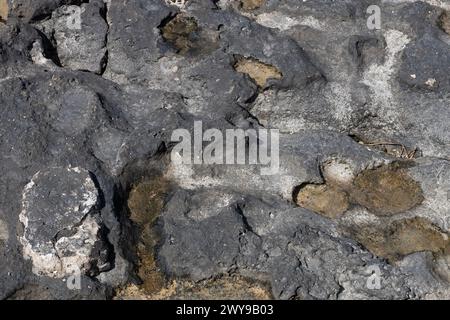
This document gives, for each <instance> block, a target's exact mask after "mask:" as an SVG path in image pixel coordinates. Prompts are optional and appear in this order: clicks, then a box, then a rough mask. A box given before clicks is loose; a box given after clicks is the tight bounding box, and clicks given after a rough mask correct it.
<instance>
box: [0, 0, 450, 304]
mask: <svg viewBox="0 0 450 320" xmlns="http://www.w3.org/2000/svg"><path fill="white" fill-rule="evenodd" d="M5 4H6V2H5V1H0V16H1V17H2V18H3V20H5V17H6V16H7V21H2V22H0V108H1V112H0V124H1V125H0V298H1V299H110V298H114V297H116V298H118V299H127V298H143V299H181V298H195V299H201V298H227V299H228V298H244V299H247V298H248V299H251V298H274V299H449V298H450V289H449V287H450V286H449V281H450V280H449V261H448V260H449V242H448V241H449V240H448V235H449V232H450V193H449V192H450V191H449V190H450V162H449V161H450V157H449V154H450V130H448V129H449V126H448V124H449V123H450V108H449V101H450V96H449V93H450V76H449V75H450V69H449V68H450V60H449V57H450V55H449V54H448V53H449V52H450V37H449V31H448V29H449V28H448V12H449V10H450V5H449V4H448V1H442V0H427V1H415V0H370V1H369V0H367V1H366V0H362V1H361V0H358V1H357V0H345V1H329V0H316V1H298V0H284V1H273V0H270V1H269V0H267V1H259V0H221V1H213V0H188V1H180V0H173V1H172V0H134V1H109V0H108V1H107V0H105V1H103V0H91V1H78V0H40V1H34V0H9V1H8V6H5ZM374 4H375V5H379V6H380V8H381V12H382V27H381V29H380V30H369V29H368V28H367V17H368V16H367V12H366V10H367V7H368V6H369V5H374ZM68 9H70V11H67V10H68ZM77 12H81V24H80V27H81V29H76V28H75V29H74V28H72V27H73V26H74V19H75V18H76V17H77V15H76V13H77ZM68 22H69V24H68ZM194 121H202V125H203V129H204V130H206V129H211V128H214V129H218V130H220V131H222V130H226V129H236V128H240V129H245V130H247V129H255V130H259V129H265V128H267V129H278V130H279V131H280V143H279V156H280V157H279V160H280V162H279V171H278V172H276V173H275V174H273V175H262V174H261V172H262V171H261V170H262V169H264V168H267V166H264V165H201V164H182V163H179V162H177V161H172V160H176V158H172V157H171V150H172V148H173V147H174V145H175V143H174V142H173V141H171V135H172V132H173V131H174V130H175V129H180V128H184V129H186V130H188V131H189V132H190V133H193V131H194ZM302 191H303V193H302ZM305 192H306V193H308V194H305ZM296 202H298V203H296ZM298 204H300V206H299V205H298ZM69 264H75V265H76V266H77V267H78V268H79V269H80V271H81V274H80V275H79V280H80V283H81V288H80V289H75V290H73V288H72V289H71V288H70V286H68V283H69V278H70V276H71V275H72V273H71V272H70V270H69V268H68V265H69ZM374 270H377V273H378V275H377V274H375V275H376V276H378V277H379V278H380V279H379V280H380V282H379V284H380V286H379V287H377V288H375V289H374V288H373V286H371V283H372V282H371V281H373V280H374V278H373V276H374ZM378 271H379V272H378Z"/></svg>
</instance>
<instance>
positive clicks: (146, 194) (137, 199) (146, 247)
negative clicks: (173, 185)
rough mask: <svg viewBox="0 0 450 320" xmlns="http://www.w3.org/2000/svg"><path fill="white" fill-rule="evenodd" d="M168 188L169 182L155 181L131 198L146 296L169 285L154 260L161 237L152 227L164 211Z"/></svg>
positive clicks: (143, 185)
mask: <svg viewBox="0 0 450 320" xmlns="http://www.w3.org/2000/svg"><path fill="white" fill-rule="evenodd" d="M168 188H169V183H168V181H167V180H165V179H163V178H161V177H156V178H154V179H152V180H149V181H144V182H141V183H139V184H137V185H136V186H134V187H133V188H132V190H131V191H130V194H129V198H128V209H129V211H130V219H131V221H133V222H134V223H135V225H136V226H137V227H138V229H139V235H140V236H139V243H138V245H137V255H138V259H139V261H138V270H137V273H138V276H139V277H140V278H141V280H142V285H141V286H140V288H141V289H142V290H143V291H144V292H145V293H146V294H154V293H156V292H158V291H159V290H161V289H162V288H163V287H164V286H165V284H166V280H165V277H164V275H163V274H162V272H161V270H160V269H159V267H158V265H157V263H156V259H155V247H156V245H157V243H158V241H159V236H158V234H157V232H156V231H155V230H154V228H153V226H154V223H155V222H156V220H157V218H158V217H159V215H160V214H161V211H162V209H163V206H164V197H165V195H166V193H167V190H168Z"/></svg>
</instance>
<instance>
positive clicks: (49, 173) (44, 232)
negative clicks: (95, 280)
mask: <svg viewBox="0 0 450 320" xmlns="http://www.w3.org/2000/svg"><path fill="white" fill-rule="evenodd" d="M98 192H99V191H98V189H97V187H96V186H95V183H94V181H93V180H92V178H91V176H90V174H89V173H88V172H87V171H85V170H84V169H81V168H78V167H75V168H51V169H48V170H45V171H40V172H38V173H36V174H35V175H34V176H33V179H32V180H31V182H30V183H28V184H27V185H26V186H25V188H24V191H23V200H22V212H21V214H20V222H21V223H22V224H23V226H24V230H23V235H22V236H21V238H20V241H21V243H22V245H23V252H24V256H25V258H27V259H31V261H32V263H33V272H35V273H36V274H42V275H47V276H49V277H64V276H66V275H70V274H72V272H73V271H74V270H77V269H78V270H80V272H81V270H82V271H84V272H94V273H95V269H97V270H101V269H104V268H105V264H107V260H106V259H107V258H108V253H107V252H105V251H104V250H106V246H104V245H102V244H101V242H102V241H103V239H101V232H100V229H101V224H100V222H99V219H98V218H97V217H96V216H95V215H94V213H95V211H96V210H97V208H96V205H97V204H98V202H99V193H98ZM102 247H103V250H99V249H102Z"/></svg>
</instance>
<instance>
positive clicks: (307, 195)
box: [296, 184, 350, 218]
mask: <svg viewBox="0 0 450 320" xmlns="http://www.w3.org/2000/svg"><path fill="white" fill-rule="evenodd" d="M296 202H297V204H298V205H299V206H300V207H303V208H306V209H309V210H312V211H314V212H317V213H319V214H322V215H324V216H326V217H328V218H339V217H340V216H342V215H343V214H344V213H345V212H346V211H347V210H348V208H349V205H350V204H349V200H348V196H347V194H346V193H345V192H343V191H341V190H340V189H338V188H336V187H334V186H329V185H325V184H323V185H314V184H309V185H306V186H304V187H303V188H301V189H300V191H299V192H298V194H297V198H296Z"/></svg>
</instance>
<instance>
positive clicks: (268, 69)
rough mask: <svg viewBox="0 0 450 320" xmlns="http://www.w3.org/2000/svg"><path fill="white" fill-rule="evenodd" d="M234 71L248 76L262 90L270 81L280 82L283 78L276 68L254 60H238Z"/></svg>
mask: <svg viewBox="0 0 450 320" xmlns="http://www.w3.org/2000/svg"><path fill="white" fill-rule="evenodd" d="M234 69H235V70H236V71H237V72H241V73H245V74H247V75H248V76H249V77H250V78H252V79H253V80H254V81H255V82H256V84H257V85H258V86H259V87H260V88H264V87H265V86H266V85H267V81H268V80H269V79H277V80H280V79H281V78H282V77H283V75H282V74H281V72H280V71H279V70H278V69H277V68H275V67H274V66H272V65H270V64H266V63H263V62H261V61H259V60H257V59H254V58H243V57H242V58H238V59H237V62H236V63H235V64H234Z"/></svg>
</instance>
